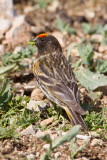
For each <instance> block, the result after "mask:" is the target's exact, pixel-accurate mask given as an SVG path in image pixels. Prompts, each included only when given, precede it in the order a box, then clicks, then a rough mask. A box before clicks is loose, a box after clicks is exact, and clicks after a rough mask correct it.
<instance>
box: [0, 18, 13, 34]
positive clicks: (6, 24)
mask: <svg viewBox="0 0 107 160" xmlns="http://www.w3.org/2000/svg"><path fill="white" fill-rule="evenodd" d="M10 27H11V22H10V21H9V20H7V19H1V20H0V34H1V35H2V34H4V33H6V31H8V30H9V28H10Z"/></svg>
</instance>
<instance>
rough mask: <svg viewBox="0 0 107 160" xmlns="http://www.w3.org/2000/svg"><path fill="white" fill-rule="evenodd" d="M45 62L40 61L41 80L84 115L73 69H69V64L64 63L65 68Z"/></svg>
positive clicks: (47, 87) (52, 92)
mask: <svg viewBox="0 0 107 160" xmlns="http://www.w3.org/2000/svg"><path fill="white" fill-rule="evenodd" d="M43 63H44V61H42V62H39V67H40V70H41V72H38V74H37V76H38V78H39V80H40V82H41V83H42V84H43V85H44V86H45V88H46V89H47V90H48V91H50V93H51V94H53V95H54V97H56V98H57V99H59V100H60V101H62V102H63V103H64V104H66V105H67V106H69V107H72V109H73V110H75V111H76V112H78V113H79V114H81V115H83V114H84V110H83V109H82V108H81V107H80V105H79V103H78V100H77V96H76V95H77V93H78V88H77V84H76V81H75V78H74V76H72V75H71V73H70V71H71V70H69V67H68V65H67V66H66V65H64V68H63V67H59V66H54V65H53V64H48V63H45V64H43ZM49 65H50V66H49ZM49 68H50V69H49ZM36 69H37V68H36ZM34 73H35V71H34Z"/></svg>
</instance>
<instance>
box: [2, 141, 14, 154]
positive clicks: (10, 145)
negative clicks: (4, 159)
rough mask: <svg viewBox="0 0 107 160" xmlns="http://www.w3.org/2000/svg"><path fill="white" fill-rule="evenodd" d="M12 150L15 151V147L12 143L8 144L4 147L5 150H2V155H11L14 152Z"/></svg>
mask: <svg viewBox="0 0 107 160" xmlns="http://www.w3.org/2000/svg"><path fill="white" fill-rule="evenodd" d="M12 150H13V145H12V144H11V143H10V142H7V143H6V144H5V147H4V148H3V150H2V153H3V154H9V153H11V152H12Z"/></svg>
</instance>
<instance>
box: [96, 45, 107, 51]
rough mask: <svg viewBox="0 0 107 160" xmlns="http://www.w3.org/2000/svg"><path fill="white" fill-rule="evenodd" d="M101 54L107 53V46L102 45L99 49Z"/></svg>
mask: <svg viewBox="0 0 107 160" xmlns="http://www.w3.org/2000/svg"><path fill="white" fill-rule="evenodd" d="M98 50H99V52H105V51H107V45H100V47H99V49H98Z"/></svg>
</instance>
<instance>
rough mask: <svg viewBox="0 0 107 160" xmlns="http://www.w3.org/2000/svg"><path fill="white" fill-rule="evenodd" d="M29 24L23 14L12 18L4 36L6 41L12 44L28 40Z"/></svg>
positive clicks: (15, 44) (25, 42)
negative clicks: (11, 22)
mask: <svg viewBox="0 0 107 160" xmlns="http://www.w3.org/2000/svg"><path fill="white" fill-rule="evenodd" d="M29 31H30V26H29V24H28V23H27V22H26V21H25V16H24V15H22V16H18V17H16V18H15V19H14V21H13V24H12V27H11V29H10V30H9V31H8V32H7V33H6V35H5V38H6V41H7V43H11V44H12V45H13V46H17V45H19V44H22V43H24V44H27V42H28V41H29V40H30V32H29Z"/></svg>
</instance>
